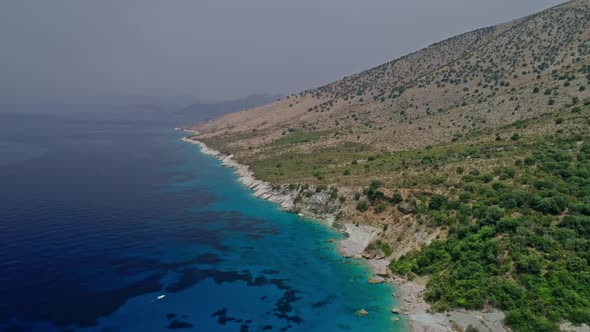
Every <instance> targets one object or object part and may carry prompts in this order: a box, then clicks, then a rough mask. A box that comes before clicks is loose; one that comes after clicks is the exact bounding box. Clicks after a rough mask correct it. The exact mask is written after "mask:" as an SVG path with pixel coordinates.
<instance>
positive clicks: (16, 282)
mask: <svg viewBox="0 0 590 332" xmlns="http://www.w3.org/2000/svg"><path fill="white" fill-rule="evenodd" d="M173 127H174V126H173V124H172V123H169V122H166V121H164V120H162V121H157V119H151V120H150V121H144V122H141V121H135V120H133V119H126V118H121V117H110V116H104V117H102V116H96V115H94V116H88V115H76V116H71V115H69V114H59V115H52V114H45V113H43V112H37V113H35V112H30V113H27V114H21V113H19V112H10V111H8V112H0V296H1V298H0V330H1V331H145V332H149V331H171V330H180V331H185V330H186V331H212V332H216V331H235V332H239V331H322V332H326V331H354V332H363V331H372V332H380V331H402V330H405V329H404V328H403V327H404V325H403V324H404V323H403V317H401V316H400V318H402V321H401V322H394V321H393V319H394V317H396V316H395V315H393V314H392V313H391V312H390V311H389V310H390V309H391V308H392V307H393V306H394V305H395V303H394V300H395V299H394V298H393V297H392V296H391V295H392V291H393V289H392V288H391V286H389V285H385V284H381V285H370V284H368V283H367V279H368V277H369V276H370V271H369V269H368V268H367V266H366V265H365V264H364V263H362V262H357V261H354V260H347V259H343V258H342V257H341V256H339V255H338V253H337V250H336V248H335V247H336V244H335V243H329V242H328V240H329V239H332V238H339V237H341V236H342V235H340V234H338V233H336V232H334V231H332V230H330V229H328V228H327V227H325V226H324V225H322V224H321V223H319V222H315V221H312V220H305V219H302V218H300V217H298V216H297V215H294V214H289V213H285V212H282V211H280V210H279V209H278V208H277V207H276V206H275V205H274V204H272V203H269V202H266V201H263V200H261V199H258V198H254V197H253V196H252V195H251V192H250V191H249V190H248V189H247V188H245V187H243V186H242V185H240V184H239V183H238V182H237V181H236V177H235V175H234V174H233V172H232V170H230V169H227V168H223V167H221V166H220V162H219V161H217V160H215V159H213V158H212V157H209V156H205V155H203V154H201V153H200V152H199V149H198V147H197V146H195V145H190V144H186V143H183V142H181V141H180V140H179V139H180V138H181V137H182V133H180V132H178V131H174V130H173ZM361 308H364V309H366V310H367V311H368V312H369V315H368V316H366V317H359V316H358V315H356V314H355V312H356V311H357V310H359V309H361Z"/></svg>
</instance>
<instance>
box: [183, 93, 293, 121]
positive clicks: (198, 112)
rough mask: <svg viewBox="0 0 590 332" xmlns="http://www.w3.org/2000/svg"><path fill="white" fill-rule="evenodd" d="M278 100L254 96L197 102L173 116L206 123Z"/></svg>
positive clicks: (277, 97)
mask: <svg viewBox="0 0 590 332" xmlns="http://www.w3.org/2000/svg"><path fill="white" fill-rule="evenodd" d="M280 98H281V96H278V95H265V94H256V95H250V96H247V97H245V98H240V99H233V100H226V101H217V102H197V103H193V104H191V105H189V106H186V107H182V108H180V109H178V110H176V111H175V112H174V114H175V115H176V116H180V117H182V118H187V119H189V120H190V121H206V120H211V119H213V118H216V117H219V116H222V115H224V114H228V113H234V112H237V111H242V110H246V109H249V108H254V107H257V106H261V105H264V104H268V103H270V102H273V101H276V100H277V99H280Z"/></svg>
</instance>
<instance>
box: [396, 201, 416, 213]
mask: <svg viewBox="0 0 590 332" xmlns="http://www.w3.org/2000/svg"><path fill="white" fill-rule="evenodd" d="M397 209H398V210H399V211H400V212H401V213H404V214H410V213H412V212H414V206H412V204H410V203H408V202H401V203H399V205H398V206H397Z"/></svg>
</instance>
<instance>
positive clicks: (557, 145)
mask: <svg viewBox="0 0 590 332" xmlns="http://www.w3.org/2000/svg"><path fill="white" fill-rule="evenodd" d="M190 129H192V130H196V131H198V132H199V134H197V135H195V136H193V137H191V139H195V140H198V141H201V142H204V143H206V144H207V145H208V146H210V147H212V148H215V149H217V150H219V151H222V152H224V153H228V154H233V155H234V157H235V159H236V160H237V161H239V162H240V163H242V164H246V165H249V166H250V167H251V169H252V170H253V171H254V173H255V175H256V176H257V177H258V178H260V179H262V180H265V181H269V182H271V183H272V184H273V185H274V186H275V188H276V190H279V191H284V192H286V193H291V194H293V195H294V196H296V198H295V208H294V210H296V211H297V209H298V207H299V206H301V205H298V204H300V203H301V204H303V203H305V202H309V199H310V198H313V197H314V195H316V194H317V193H321V192H325V193H327V196H329V197H330V199H331V200H332V203H330V204H328V205H329V206H330V207H331V208H333V207H334V206H335V205H336V206H337V211H338V213H337V218H336V219H337V221H340V222H341V223H344V222H345V221H352V222H354V223H355V224H363V225H370V226H373V227H375V228H376V229H379V230H380V231H379V235H378V237H377V238H376V239H375V240H374V241H373V243H371V244H370V245H369V246H368V247H367V248H366V249H365V253H367V254H369V255H373V257H374V256H385V257H387V258H388V259H389V260H390V261H391V262H392V264H391V266H390V268H391V270H392V271H393V272H394V273H396V274H398V275H403V276H406V277H407V278H409V279H412V278H416V277H419V278H424V279H425V280H428V284H427V291H426V294H425V298H426V300H428V301H429V302H430V303H431V305H432V308H433V309H435V310H438V311H446V310H452V309H455V308H467V309H474V310H475V309H477V310H481V309H486V308H491V307H494V308H499V309H502V310H503V311H505V312H506V314H507V317H506V323H507V324H508V325H510V326H511V327H512V328H513V329H514V330H516V331H554V330H557V329H558V325H559V324H560V323H562V322H565V321H569V322H571V323H574V324H581V323H585V324H590V267H589V265H588V263H589V260H590V256H589V255H588V253H589V252H590V233H589V229H590V0H574V1H570V2H567V3H565V4H563V5H560V6H556V7H553V8H550V9H547V10H545V11H542V12H540V13H537V14H534V15H531V16H528V17H525V18H522V19H519V20H515V21H512V22H508V23H504V24H500V25H497V26H493V27H489V28H484V29H479V30H476V31H472V32H468V33H465V34H462V35H459V36H456V37H453V38H450V39H447V40H445V41H442V42H439V43H436V44H433V45H431V46H429V47H427V48H425V49H423V50H420V51H418V52H415V53H412V54H410V55H407V56H405V57H402V58H399V59H396V60H393V61H391V62H388V63H386V64H383V65H381V66H378V67H375V68H371V69H369V70H366V71H364V72H361V73H358V74H356V75H352V76H350V77H346V78H344V79H342V80H340V81H337V82H334V83H331V84H328V85H326V86H323V87H319V88H316V89H311V90H307V91H304V92H302V93H300V94H296V95H291V96H289V97H287V98H284V99H282V100H279V101H276V102H274V103H272V104H268V105H265V106H261V107H257V108H254V109H250V110H245V111H240V112H237V113H232V114H228V115H225V116H223V117H221V118H218V119H214V120H212V121H209V122H206V123H201V124H198V125H195V126H192V127H190Z"/></svg>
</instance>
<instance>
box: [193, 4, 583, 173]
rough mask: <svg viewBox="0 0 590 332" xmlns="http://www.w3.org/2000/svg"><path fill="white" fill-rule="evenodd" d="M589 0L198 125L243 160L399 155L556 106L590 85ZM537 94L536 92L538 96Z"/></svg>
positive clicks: (471, 34)
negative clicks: (352, 149) (292, 154)
mask: <svg viewBox="0 0 590 332" xmlns="http://www.w3.org/2000/svg"><path fill="white" fill-rule="evenodd" d="M589 53H590V2H589V1H587V0H576V1H571V2H568V3H566V4H563V5H560V6H557V7H553V8H550V9H548V10H545V11H543V12H540V13H538V14H535V15H531V16H528V17H525V18H523V19H519V20H515V21H512V22H509V23H504V24H500V25H497V26H494V27H489V28H484V29H479V30H475V31H472V32H468V33H465V34H462V35H459V36H456V37H453V38H450V39H447V40H445V41H442V42H439V43H436V44H433V45H431V46H429V47H427V48H425V49H423V50H420V51H418V52H415V53H412V54H410V55H407V56H405V57H402V58H399V59H397V60H394V61H391V62H389V63H386V64H383V65H381V66H378V67H375V68H372V69H369V70H366V71H364V72H361V73H359V74H356V75H353V76H350V77H346V78H344V79H342V80H340V81H337V82H334V83H331V84H328V85H326V86H323V87H320V88H317V89H312V90H308V91H305V92H302V93H300V94H298V95H292V96H289V97H287V98H286V99H283V100H280V101H277V102H275V103H272V104H270V105H266V106H262V107H258V108H255V109H251V110H245V111H241V112H237V113H233V114H230V115H226V116H224V117H221V118H219V119H216V120H213V121H210V122H208V123H204V124H199V125H196V126H194V127H193V129H196V130H198V131H199V132H201V133H202V134H201V135H200V136H199V138H200V139H204V140H207V141H208V143H210V144H213V145H215V146H217V147H220V148H222V149H223V150H226V151H231V152H232V153H234V154H236V155H237V156H238V157H239V158H240V160H242V161H245V162H247V160H252V159H259V158H265V157H266V156H267V155H268V154H269V153H271V152H272V153H277V152H276V151H274V150H273V149H271V148H269V146H271V145H272V144H271V143H275V142H277V141H285V137H286V136H289V135H293V134H295V133H297V134H298V135H299V136H302V137H303V136H305V135H306V134H309V136H310V137H309V138H302V139H295V140H293V141H294V142H293V144H286V145H285V144H282V145H281V152H287V151H299V152H311V151H318V150H320V149H324V148H327V147H335V146H341V145H342V144H344V143H345V142H351V143H358V144H364V145H366V146H367V147H368V148H370V149H372V150H374V151H382V150H384V151H398V150H407V149H412V148H418V147H425V146H428V145H434V144H438V143H443V142H448V141H451V140H453V139H454V138H455V139H457V138H458V137H464V136H467V135H470V134H472V133H477V132H481V131H483V130H493V129H495V128H499V127H501V126H504V125H507V124H510V123H514V122H516V121H519V120H524V119H530V118H533V117H537V116H539V115H541V114H544V113H547V112H549V113H555V112H559V111H560V110H561V109H563V108H564V107H565V106H566V105H568V104H569V103H571V100H572V98H573V97H578V98H580V99H583V98H587V97H588V96H590V94H589V93H590V91H589V90H585V91H580V89H581V86H585V85H587V84H588V78H587V77H586V74H585V68H586V67H585V66H587V65H590V60H589V57H588V55H589ZM537 90H538V92H537Z"/></svg>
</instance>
